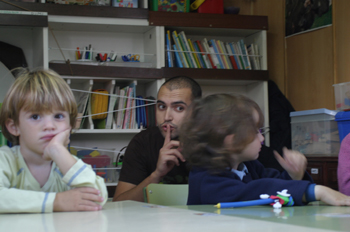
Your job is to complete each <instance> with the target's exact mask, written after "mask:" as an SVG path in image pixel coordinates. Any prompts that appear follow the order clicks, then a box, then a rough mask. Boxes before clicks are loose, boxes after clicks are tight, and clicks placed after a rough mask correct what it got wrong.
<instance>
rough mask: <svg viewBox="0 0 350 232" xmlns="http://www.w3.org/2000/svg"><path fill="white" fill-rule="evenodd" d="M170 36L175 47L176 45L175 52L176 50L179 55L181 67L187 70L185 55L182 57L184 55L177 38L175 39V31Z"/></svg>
mask: <svg viewBox="0 0 350 232" xmlns="http://www.w3.org/2000/svg"><path fill="white" fill-rule="evenodd" d="M172 35H173V39H174V42H175V45H176V48H177V49H176V50H177V51H178V53H179V56H180V59H181V62H182V65H183V67H185V68H189V65H188V63H187V60H186V57H185V55H184V53H183V50H182V48H181V45H180V40H179V38H178V37H177V32H176V31H173V33H172Z"/></svg>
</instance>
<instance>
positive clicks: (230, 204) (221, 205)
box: [214, 198, 275, 209]
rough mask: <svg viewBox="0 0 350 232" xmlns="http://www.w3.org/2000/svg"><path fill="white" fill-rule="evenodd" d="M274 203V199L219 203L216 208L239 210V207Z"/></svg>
mask: <svg viewBox="0 0 350 232" xmlns="http://www.w3.org/2000/svg"><path fill="white" fill-rule="evenodd" d="M274 202H275V200H274V199H271V198H268V199H260V200H252V201H238V202H223V203H218V204H217V205H214V207H216V208H218V209H223V208H237V207H247V206H255V205H267V204H271V203H274Z"/></svg>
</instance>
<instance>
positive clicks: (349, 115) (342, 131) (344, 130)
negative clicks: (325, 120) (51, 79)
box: [335, 111, 350, 143]
mask: <svg viewBox="0 0 350 232" xmlns="http://www.w3.org/2000/svg"><path fill="white" fill-rule="evenodd" d="M335 121H337V123H338V131H339V141H340V143H341V141H342V140H343V139H344V138H345V136H346V135H347V134H349V133H350V111H341V112H339V113H337V114H336V115H335Z"/></svg>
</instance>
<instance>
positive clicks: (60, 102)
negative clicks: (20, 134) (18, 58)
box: [0, 69, 77, 144]
mask: <svg viewBox="0 0 350 232" xmlns="http://www.w3.org/2000/svg"><path fill="white" fill-rule="evenodd" d="M21 110H25V111H32V112H35V113H42V112H52V111H53V110H62V111H67V112H68V113H69V117H70V125H71V126H72V128H74V124H75V120H76V117H77V105H76V102H75V98H74V95H73V93H72V91H71V89H70V88H69V86H68V84H67V83H66V82H65V81H64V80H63V78H62V77H60V75H59V74H57V73H56V72H54V71H52V70H43V69H37V70H34V71H28V70H27V69H23V70H21V72H19V74H18V75H17V77H16V80H15V82H14V83H13V84H12V86H11V87H10V89H9V90H8V92H7V94H6V96H5V99H4V102H3V104H2V107H1V112H0V126H1V128H2V133H3V134H4V136H5V137H6V138H7V139H8V140H9V141H10V142H12V143H14V144H18V138H17V137H15V136H13V135H12V134H10V133H9V131H8V130H7V128H6V122H7V121H8V120H9V119H12V120H13V121H14V123H15V124H16V125H19V123H20V122H19V113H20V111H21Z"/></svg>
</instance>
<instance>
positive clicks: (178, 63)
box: [173, 44, 183, 68]
mask: <svg viewBox="0 0 350 232" xmlns="http://www.w3.org/2000/svg"><path fill="white" fill-rule="evenodd" d="M173 48H174V50H175V52H174V54H175V59H176V64H177V65H176V67H178V68H183V65H182V62H181V58H180V55H179V53H178V52H176V51H177V48H176V45H175V44H173Z"/></svg>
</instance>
